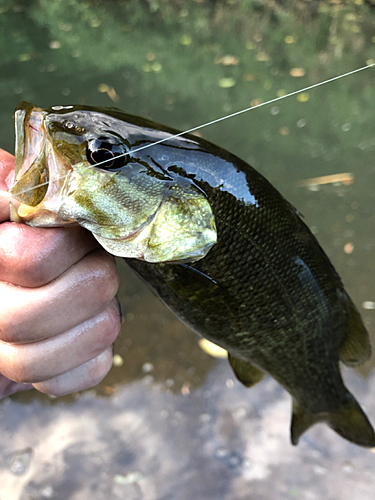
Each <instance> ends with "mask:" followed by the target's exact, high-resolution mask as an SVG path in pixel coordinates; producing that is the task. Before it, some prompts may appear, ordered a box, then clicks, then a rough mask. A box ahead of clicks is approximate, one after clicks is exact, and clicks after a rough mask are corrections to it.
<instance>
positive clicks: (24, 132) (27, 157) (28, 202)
mask: <svg viewBox="0 0 375 500" xmlns="http://www.w3.org/2000/svg"><path fill="white" fill-rule="evenodd" d="M44 116H45V112H44V111H43V110H41V109H39V108H37V107H36V106H34V105H33V104H29V103H26V102H21V103H20V104H19V105H18V106H17V108H16V110H15V113H14V122H15V135H16V144H15V183H14V185H13V187H12V189H11V190H10V194H11V200H10V213H11V220H12V221H15V222H20V221H21V220H20V217H22V215H21V214H22V213H24V214H25V206H26V207H29V209H30V208H31V207H36V206H37V205H38V204H39V203H40V202H41V201H42V200H43V198H44V197H45V194H46V192H47V189H48V168H47V166H46V165H43V162H41V159H42V157H43V155H44V146H45V142H46V131H45V128H44Z"/></svg>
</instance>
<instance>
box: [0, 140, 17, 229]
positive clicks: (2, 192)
mask: <svg viewBox="0 0 375 500" xmlns="http://www.w3.org/2000/svg"><path fill="white" fill-rule="evenodd" d="M13 179H14V157H13V156H12V155H11V154H9V153H7V152H6V151H4V150H3V149H0V222H3V221H6V220H9V198H8V196H7V195H6V193H7V192H8V191H9V189H10V187H11V186H12V185H13Z"/></svg>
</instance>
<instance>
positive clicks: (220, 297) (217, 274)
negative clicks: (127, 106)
mask: <svg viewBox="0 0 375 500" xmlns="http://www.w3.org/2000/svg"><path fill="white" fill-rule="evenodd" d="M15 122H16V181H15V185H14V186H13V188H12V190H11V195H12V202H11V220H13V221H16V222H24V223H26V224H29V225H32V226H43V227H52V226H65V225H66V226H68V225H71V224H80V225H82V226H83V227H85V228H87V229H88V230H90V231H91V232H92V233H93V235H94V236H95V237H96V238H97V239H98V241H99V242H100V243H101V244H102V245H103V247H104V248H105V249H106V250H108V251H109V252H110V253H112V254H114V255H117V256H121V257H125V258H126V259H127V262H128V263H129V265H130V266H131V267H132V268H133V269H134V270H135V271H136V272H137V273H138V274H139V275H140V276H141V278H143V279H144V280H145V281H146V282H147V283H148V284H149V285H150V286H151V287H152V289H153V290H154V291H155V292H156V293H157V295H158V296H159V297H160V298H161V299H162V300H163V301H164V302H165V303H166V304H167V305H168V306H169V307H170V308H171V309H172V310H173V311H174V312H175V313H176V314H177V315H178V316H179V317H180V318H181V319H182V320H183V321H184V322H186V323H187V324H188V325H189V326H190V327H191V328H192V329H193V330H195V331H196V332H197V333H199V334H200V335H202V336H203V337H205V338H207V339H208V340H210V341H212V342H214V343H215V344H218V345H220V346H221V347H223V348H224V349H226V350H227V351H228V353H229V362H230V364H231V366H232V368H233V371H234V373H235V375H236V376H237V378H238V379H239V380H240V381H241V382H242V383H243V384H244V385H245V386H247V387H251V386H252V385H254V384H256V383H257V382H259V381H261V380H262V378H263V377H264V376H265V375H266V374H270V375H271V376H272V377H274V378H275V379H276V380H277V381H278V382H279V383H280V384H281V385H282V386H283V387H284V388H285V389H286V390H287V391H288V392H289V393H290V394H291V396H292V400H293V414H292V423H291V440H292V443H293V444H297V443H298V440H299V438H300V436H301V435H302V434H303V433H304V432H305V431H306V430H307V429H308V428H309V427H311V426H312V425H314V424H315V423H317V422H326V423H327V424H329V425H330V426H331V427H332V428H333V429H334V430H335V431H336V432H337V433H338V434H339V435H341V436H342V437H344V438H346V439H348V440H349V441H352V442H353V443H355V444H358V445H360V446H368V447H374V446H375V434H374V431H373V428H372V426H371V424H370V423H369V421H368V419H367V417H366V415H365V414H364V412H363V411H362V409H361V408H360V406H359V405H358V403H357V401H356V400H355V399H354V397H353V396H352V395H351V394H350V392H349V391H348V390H347V388H346V387H345V385H344V383H343V380H342V377H341V373H340V369H339V361H340V360H341V361H342V362H343V363H345V364H346V365H349V366H356V365H358V364H361V363H363V362H364V361H366V360H367V359H368V358H369V357H370V354H371V349H370V345H369V340H368V335H367V332H366V329H365V327H364V325H363V323H362V320H361V318H360V315H359V313H358V311H357V309H356V307H355V306H354V304H353V302H352V301H351V299H350V297H349V296H348V294H347V293H346V291H345V289H344V287H343V284H342V282H341V280H340V278H339V276H338V275H337V273H336V271H335V269H334V268H333V266H332V264H331V263H330V261H329V259H328V257H327V256H326V255H325V253H324V251H323V250H322V248H321V247H320V245H319V243H318V242H317V240H316V238H315V237H314V236H313V235H312V234H311V232H310V231H309V229H308V228H307V226H306V225H305V224H304V223H303V221H302V220H301V219H300V217H299V216H298V213H297V211H296V210H295V209H294V208H293V207H292V206H291V205H290V204H289V203H288V202H287V201H286V200H285V199H284V198H283V197H282V195H281V194H280V193H279V192H278V191H277V190H276V189H275V188H274V187H273V186H272V185H271V184H270V183H269V182H268V181H267V180H266V179H265V178H264V177H263V176H262V175H260V174H259V173H258V172H256V171H255V170H254V169H253V168H252V167H250V166H249V165H248V164H247V163H245V162H244V161H242V160H241V159H239V158H237V157H236V156H234V155H233V154H231V153H229V152H227V151H224V150H223V149H221V148H220V147H218V146H215V145H214V144H212V143H209V142H208V141H206V140H204V139H201V138H198V137H196V136H193V135H186V136H184V137H182V136H180V137H171V136H172V135H174V134H175V133H176V131H175V130H173V129H171V128H168V127H165V126H163V125H159V124H156V123H154V122H152V121H150V120H147V119H143V118H139V117H135V116H131V115H128V114H126V113H123V112H122V111H120V110H116V109H113V108H91V107H87V106H55V107H52V108H50V109H48V110H43V109H40V108H36V107H35V106H34V105H32V104H28V103H21V104H20V105H19V106H18V108H17V110H16V113H15ZM169 137H170V139H169V140H168V141H166V142H163V143H159V144H154V145H153V146H152V147H150V148H144V146H147V145H151V144H153V143H154V142H156V141H160V140H162V139H165V138H169ZM124 154H125V156H124Z"/></svg>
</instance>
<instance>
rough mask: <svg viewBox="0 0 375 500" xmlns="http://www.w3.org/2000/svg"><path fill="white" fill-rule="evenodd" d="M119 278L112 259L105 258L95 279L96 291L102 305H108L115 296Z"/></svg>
mask: <svg viewBox="0 0 375 500" xmlns="http://www.w3.org/2000/svg"><path fill="white" fill-rule="evenodd" d="M119 283H120V281H119V276H118V272H117V268H116V264H115V263H114V261H113V259H112V258H107V259H106V260H104V261H103V262H102V265H101V272H100V273H99V275H98V277H97V283H96V284H95V285H96V286H97V291H98V295H99V297H101V299H102V302H103V303H109V302H110V301H111V300H112V299H113V297H114V296H115V295H116V293H117V290H118V287H119Z"/></svg>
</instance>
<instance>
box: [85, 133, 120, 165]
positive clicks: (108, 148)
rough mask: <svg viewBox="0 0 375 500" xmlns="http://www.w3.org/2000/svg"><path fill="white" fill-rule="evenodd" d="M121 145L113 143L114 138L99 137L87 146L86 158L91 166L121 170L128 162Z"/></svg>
mask: <svg viewBox="0 0 375 500" xmlns="http://www.w3.org/2000/svg"><path fill="white" fill-rule="evenodd" d="M124 153H126V150H125V148H124V147H123V146H122V145H121V144H116V143H114V142H113V139H112V138H108V137H98V138H97V139H91V140H90V141H89V142H88V144H87V149H86V156H87V160H88V162H89V163H90V165H94V166H95V165H98V166H99V167H100V168H101V169H103V170H111V171H112V170H119V169H120V168H122V167H123V166H124V165H126V163H127V161H128V159H129V158H128V155H125V156H123V155H124Z"/></svg>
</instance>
